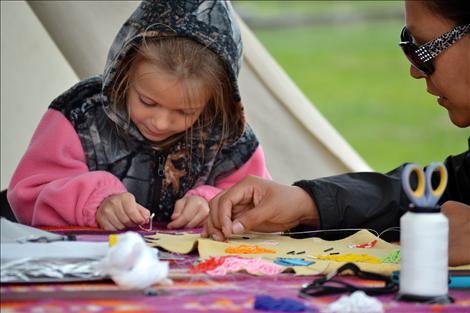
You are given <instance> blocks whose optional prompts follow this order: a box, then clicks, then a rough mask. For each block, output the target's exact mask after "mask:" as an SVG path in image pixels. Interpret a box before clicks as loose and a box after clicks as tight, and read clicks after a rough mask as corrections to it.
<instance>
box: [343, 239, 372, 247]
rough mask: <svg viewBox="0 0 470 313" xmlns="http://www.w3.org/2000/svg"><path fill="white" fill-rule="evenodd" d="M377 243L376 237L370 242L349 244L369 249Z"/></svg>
mask: <svg viewBox="0 0 470 313" xmlns="http://www.w3.org/2000/svg"><path fill="white" fill-rule="evenodd" d="M376 244H377V239H374V240H372V241H370V242H366V243H360V244H355V245H348V247H349V248H362V249H369V248H373V247H374V246H375V245H376Z"/></svg>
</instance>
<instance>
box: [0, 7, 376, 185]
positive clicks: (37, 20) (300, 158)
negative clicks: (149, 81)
mask: <svg viewBox="0 0 470 313" xmlns="http://www.w3.org/2000/svg"><path fill="white" fill-rule="evenodd" d="M137 4H138V3H137V2H134V1H64V2H56V1H31V2H25V1H14V2H3V1H2V2H1V11H2V13H1V23H2V25H1V26H2V33H1V40H2V45H1V55H2V59H1V75H2V77H1V78H2V79H1V108H2V116H1V139H2V140H1V172H2V173H1V179H2V180H1V188H2V189H4V188H6V187H7V185H8V181H9V180H10V178H11V175H12V173H13V171H14V169H15V167H16V166H17V164H18V162H19V159H20V158H21V155H22V154H23V153H24V151H25V149H26V147H27V144H28V142H29V139H30V138H31V135H32V133H33V131H34V129H35V127H36V125H37V124H38V122H39V119H40V118H41V116H42V114H43V113H44V112H45V110H46V108H47V106H48V105H49V103H50V101H51V100H52V99H53V98H54V97H56V96H57V95H59V94H60V93H61V92H63V91H65V90H66V89H67V88H69V87H70V86H71V85H72V84H74V83H75V82H77V81H78V80H79V79H83V78H86V77H89V76H92V75H96V74H99V73H102V71H103V68H104V64H105V58H106V55H107V52H108V49H109V47H110V45H111V41H112V40H113V38H114V36H115V34H116V33H117V31H118V29H119V28H120V26H121V24H122V23H123V22H124V20H125V19H126V18H127V17H128V16H129V15H130V13H131V12H132V11H133V9H134V8H135V7H136V6H137ZM240 23H241V28H242V36H243V40H244V47H245V50H244V51H245V55H244V62H243V66H242V71H241V74H240V89H241V94H242V99H243V103H244V105H245V110H246V113H247V119H248V121H249V123H250V125H251V126H252V127H253V129H254V130H255V133H256V134H257V136H258V138H259V140H260V142H261V144H262V146H263V148H264V152H265V154H266V159H267V164H268V168H269V170H270V172H271V174H272V175H273V178H274V179H275V180H277V181H280V182H283V183H292V182H293V181H295V180H298V179H303V178H315V177H320V176H327V175H332V174H337V173H342V172H346V171H367V170H370V168H369V166H368V165H367V164H366V163H365V162H364V161H363V160H362V159H361V157H360V156H359V155H358V154H357V153H356V152H355V151H354V150H353V149H352V148H351V147H350V145H349V144H348V143H347V142H346V141H345V140H344V139H343V138H342V137H341V135H339V133H338V132H337V131H336V130H335V129H334V128H333V127H332V126H331V125H330V124H329V123H328V121H327V120H326V119H325V118H324V117H323V116H322V115H321V114H320V113H319V112H318V111H317V110H316V109H315V107H314V106H313V105H312V103H311V102H310V101H309V100H308V99H307V98H306V97H305V96H304V95H303V93H302V92H301V91H300V90H299V89H298V87H297V86H296V85H295V84H294V83H293V82H292V80H291V79H290V78H289V77H288V75H287V74H286V73H285V72H284V71H283V70H282V69H281V68H280V66H279V65H278V64H277V63H276V61H275V60H274V59H273V58H272V57H271V56H270V55H269V53H268V52H267V51H266V50H265V49H264V48H263V46H262V45H261V44H260V42H259V41H258V40H257V39H256V37H255V36H254V35H253V33H252V32H251V31H250V30H249V29H248V28H247V27H246V25H244V24H243V22H240ZM312 75H314V74H313V73H312Z"/></svg>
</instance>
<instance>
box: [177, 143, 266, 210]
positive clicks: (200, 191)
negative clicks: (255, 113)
mask: <svg viewBox="0 0 470 313" xmlns="http://www.w3.org/2000/svg"><path fill="white" fill-rule="evenodd" d="M248 175H253V176H258V177H261V178H266V179H272V178H271V175H270V174H269V172H268V169H267V168H266V164H265V161H264V153H263V149H262V148H261V146H258V148H257V149H256V151H255V153H253V155H252V156H251V158H250V159H249V160H248V161H247V162H246V163H245V164H243V166H242V167H240V168H239V169H238V170H236V171H235V172H233V173H232V174H231V175H230V176H227V177H225V178H223V179H221V180H220V181H218V182H217V183H216V185H215V186H210V185H202V186H199V187H196V188H194V189H191V190H189V191H188V192H187V193H186V195H185V196H200V197H202V198H204V199H206V200H207V201H209V200H211V199H212V198H214V197H215V196H216V195H217V194H218V193H219V192H220V191H222V190H225V189H227V188H229V187H231V186H233V185H235V184H236V183H237V182H239V181H240V180H242V179H243V178H245V177H246V176H248Z"/></svg>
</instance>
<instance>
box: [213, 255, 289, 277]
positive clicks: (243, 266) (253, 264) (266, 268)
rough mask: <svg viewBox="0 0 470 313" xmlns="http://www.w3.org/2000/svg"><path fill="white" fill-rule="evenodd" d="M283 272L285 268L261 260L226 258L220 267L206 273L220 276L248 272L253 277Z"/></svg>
mask: <svg viewBox="0 0 470 313" xmlns="http://www.w3.org/2000/svg"><path fill="white" fill-rule="evenodd" d="M283 270H284V267H282V266H279V265H277V264H274V263H272V262H270V261H266V260H263V259H261V258H254V259H253V258H249V259H248V258H241V257H225V259H224V260H223V262H222V263H221V264H220V265H219V266H217V267H216V268H215V269H211V270H207V271H206V273H207V274H209V275H212V276H218V275H227V274H228V273H236V272H239V271H246V272H248V273H249V274H252V275H277V274H279V273H281V272H282V271H283Z"/></svg>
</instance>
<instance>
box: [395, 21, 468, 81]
mask: <svg viewBox="0 0 470 313" xmlns="http://www.w3.org/2000/svg"><path fill="white" fill-rule="evenodd" d="M468 33H470V24H467V25H461V26H457V27H454V28H453V29H452V30H450V31H448V32H447V33H444V34H442V35H441V36H439V37H437V38H436V39H434V40H431V41H428V42H426V43H425V44H423V45H421V46H418V45H417V44H416V40H415V39H414V38H413V36H412V35H411V33H410V32H409V31H408V29H407V28H406V26H404V27H403V29H402V30H401V34H400V41H401V42H400V47H401V49H402V50H403V52H404V53H405V56H406V57H407V58H408V60H409V61H410V62H411V65H413V66H414V67H415V68H416V69H418V70H419V71H420V72H421V73H423V74H424V75H426V76H429V75H431V74H432V73H433V72H434V65H433V64H432V62H431V61H432V59H434V58H435V57H436V56H438V55H439V53H441V52H442V51H444V50H445V49H447V48H449V47H450V46H452V45H453V44H454V43H455V42H456V41H458V40H459V39H461V38H462V37H463V36H465V35H466V34H468Z"/></svg>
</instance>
